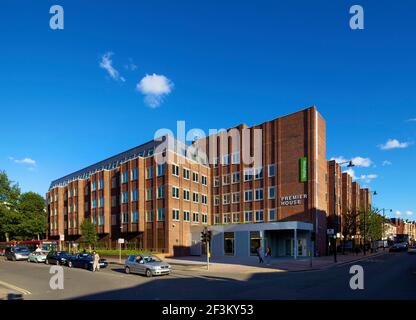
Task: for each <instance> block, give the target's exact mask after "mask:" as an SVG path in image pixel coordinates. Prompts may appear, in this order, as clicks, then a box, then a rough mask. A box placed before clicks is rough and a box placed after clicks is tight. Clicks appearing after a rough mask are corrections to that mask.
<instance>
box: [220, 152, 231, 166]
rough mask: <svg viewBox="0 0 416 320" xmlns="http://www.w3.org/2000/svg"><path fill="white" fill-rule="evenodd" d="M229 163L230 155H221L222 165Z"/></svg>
mask: <svg viewBox="0 0 416 320" xmlns="http://www.w3.org/2000/svg"><path fill="white" fill-rule="evenodd" d="M229 164H230V155H229V154H226V155H224V156H223V157H222V165H223V166H228V165H229Z"/></svg>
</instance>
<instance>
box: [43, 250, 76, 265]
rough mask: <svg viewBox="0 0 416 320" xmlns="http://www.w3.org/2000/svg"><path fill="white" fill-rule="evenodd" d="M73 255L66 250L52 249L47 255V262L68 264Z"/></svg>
mask: <svg viewBox="0 0 416 320" xmlns="http://www.w3.org/2000/svg"><path fill="white" fill-rule="evenodd" d="M70 257H71V255H70V254H69V253H68V252H66V251H51V252H49V253H48V255H47V256H46V260H45V263H46V264H56V265H61V264H62V265H66V264H67V261H68V260H69V258H70Z"/></svg>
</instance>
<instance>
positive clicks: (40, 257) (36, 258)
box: [27, 251, 47, 263]
mask: <svg viewBox="0 0 416 320" xmlns="http://www.w3.org/2000/svg"><path fill="white" fill-rule="evenodd" d="M46 257H47V255H46V254H44V253H43V252H36V251H35V252H32V253H31V254H29V257H28V258H27V261H28V262H36V263H38V262H45V261H46Z"/></svg>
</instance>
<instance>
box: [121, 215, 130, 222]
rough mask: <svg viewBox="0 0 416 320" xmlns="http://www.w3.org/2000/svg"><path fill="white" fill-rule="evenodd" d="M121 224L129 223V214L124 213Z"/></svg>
mask: <svg viewBox="0 0 416 320" xmlns="http://www.w3.org/2000/svg"><path fill="white" fill-rule="evenodd" d="M121 222H122V223H124V224H125V223H129V213H128V212H123V213H122V214H121Z"/></svg>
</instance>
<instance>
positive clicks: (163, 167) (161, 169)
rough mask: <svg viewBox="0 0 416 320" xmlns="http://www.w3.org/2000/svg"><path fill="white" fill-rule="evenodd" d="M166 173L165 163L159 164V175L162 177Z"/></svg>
mask: <svg viewBox="0 0 416 320" xmlns="http://www.w3.org/2000/svg"><path fill="white" fill-rule="evenodd" d="M164 175H165V165H164V164H158V165H157V176H158V177H161V176H164Z"/></svg>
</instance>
